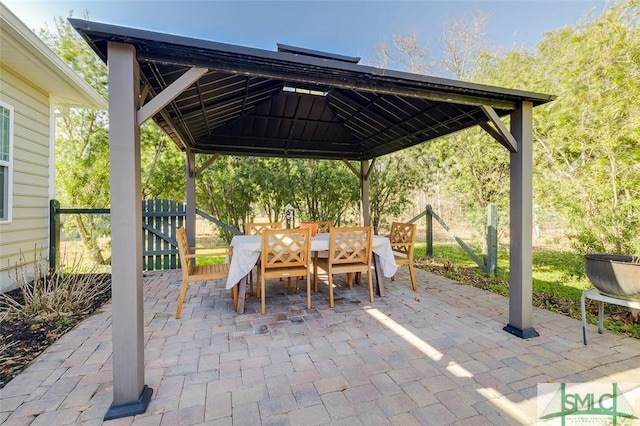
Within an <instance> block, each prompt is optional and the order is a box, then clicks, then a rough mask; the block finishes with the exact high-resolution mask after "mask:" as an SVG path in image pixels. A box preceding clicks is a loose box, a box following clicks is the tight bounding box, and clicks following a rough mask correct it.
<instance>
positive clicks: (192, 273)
mask: <svg viewBox="0 0 640 426" xmlns="http://www.w3.org/2000/svg"><path fill="white" fill-rule="evenodd" d="M176 242H177V243H178V253H179V254H180V266H181V268H182V284H181V285H180V295H179V296H178V306H177V307H176V319H178V318H180V313H181V312H182V303H183V302H184V298H185V296H186V295H187V288H188V287H189V283H193V282H197V281H208V280H220V279H223V278H227V276H228V275H229V264H230V263H231V256H232V254H233V248H232V247H229V246H222V247H189V245H188V244H187V231H186V230H185V229H184V227H180V228H178V230H177V231H176ZM196 251H206V253H196ZM221 256H225V257H226V258H227V259H226V262H225V263H222V264H217V265H196V258H199V257H201V258H202V257H221ZM231 296H232V298H233V307H234V309H236V310H237V309H238V286H237V285H236V286H234V287H233V288H232V289H231Z"/></svg>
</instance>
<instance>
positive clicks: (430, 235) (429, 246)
mask: <svg viewBox="0 0 640 426" xmlns="http://www.w3.org/2000/svg"><path fill="white" fill-rule="evenodd" d="M426 212H427V215H426V218H427V230H426V232H427V235H426V237H427V257H433V214H432V210H431V205H427V210H426Z"/></svg>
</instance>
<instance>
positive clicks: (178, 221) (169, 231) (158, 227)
mask: <svg viewBox="0 0 640 426" xmlns="http://www.w3.org/2000/svg"><path fill="white" fill-rule="evenodd" d="M184 217H185V210H184V204H183V203H179V202H177V201H172V200H143V201H142V264H143V268H144V269H145V270H146V271H152V270H161V269H177V268H179V267H180V260H179V257H178V248H177V244H176V230H177V229H178V228H180V227H181V226H183V224H184Z"/></svg>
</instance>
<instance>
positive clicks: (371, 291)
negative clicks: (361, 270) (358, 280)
mask: <svg viewBox="0 0 640 426" xmlns="http://www.w3.org/2000/svg"><path fill="white" fill-rule="evenodd" d="M367 285H368V286H369V302H371V303H373V280H372V279H371V269H369V272H367Z"/></svg>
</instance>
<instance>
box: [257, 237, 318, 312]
mask: <svg viewBox="0 0 640 426" xmlns="http://www.w3.org/2000/svg"><path fill="white" fill-rule="evenodd" d="M310 240H311V232H310V230H309V229H308V228H297V229H265V230H264V231H263V232H262V252H261V253H260V298H261V308H260V312H261V313H262V315H264V314H265V313H266V312H267V307H266V283H265V282H266V280H267V278H287V279H291V277H296V292H299V291H300V277H301V276H304V277H306V283H307V309H311V281H310V280H309V260H310V256H309V255H310V251H309V247H310Z"/></svg>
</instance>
